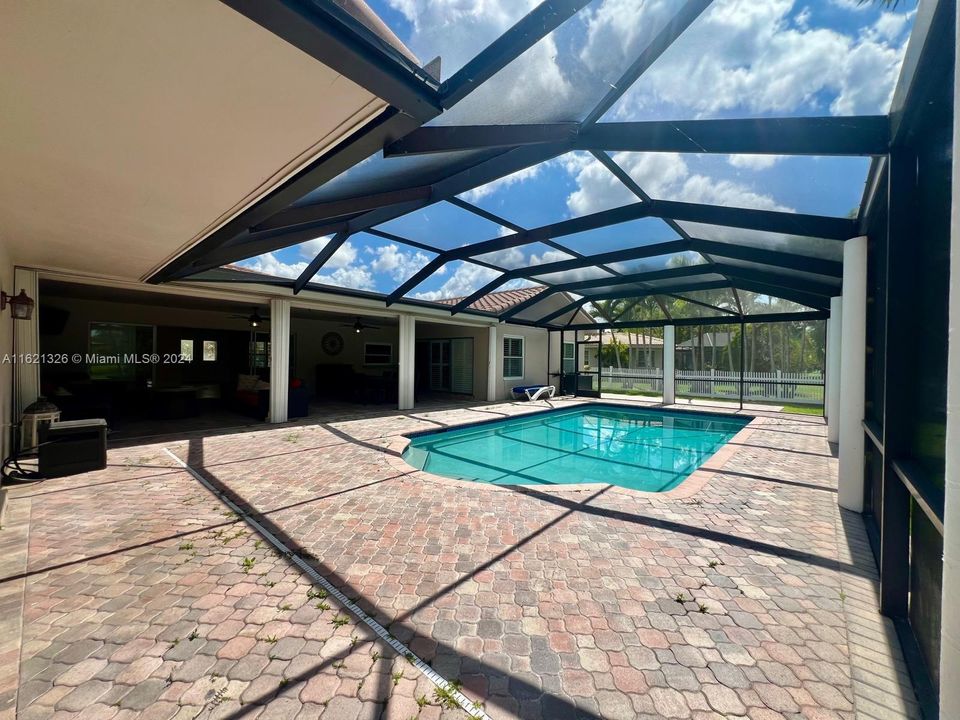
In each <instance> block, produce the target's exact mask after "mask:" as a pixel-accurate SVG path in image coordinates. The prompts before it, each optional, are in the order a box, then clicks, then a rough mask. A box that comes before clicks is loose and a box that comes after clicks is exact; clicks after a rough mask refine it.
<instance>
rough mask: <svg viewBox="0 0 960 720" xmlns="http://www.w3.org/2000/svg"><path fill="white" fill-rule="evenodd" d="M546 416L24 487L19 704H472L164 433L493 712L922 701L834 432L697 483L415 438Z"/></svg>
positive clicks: (130, 454)
mask: <svg viewBox="0 0 960 720" xmlns="http://www.w3.org/2000/svg"><path fill="white" fill-rule="evenodd" d="M554 404H558V403H554ZM561 404H562V401H561ZM537 407H538V406H537V405H531V404H519V403H518V404H504V405H494V406H489V405H485V406H478V407H476V408H474V409H465V408H451V409H445V410H438V411H434V412H429V413H416V412H415V413H407V414H400V413H386V414H384V413H380V414H379V415H377V416H375V417H362V414H361V413H360V412H357V413H356V414H355V415H354V416H353V417H347V416H340V417H333V416H331V417H328V418H320V419H311V420H310V421H309V422H305V423H301V424H298V425H290V426H284V427H276V428H268V429H264V430H259V429H258V430H256V431H252V432H241V433H234V434H222V435H216V434H206V435H203V434H196V435H191V436H183V437H172V438H168V439H167V442H160V439H152V440H151V441H150V442H151V444H149V445H139V446H136V445H134V446H129V447H125V448H115V449H113V450H111V453H110V461H111V466H110V467H109V468H108V469H107V470H106V471H103V472H99V473H92V474H89V475H85V476H77V477H73V478H65V479H61V480H53V481H46V482H44V483H41V484H37V485H33V486H29V487H19V488H16V489H15V490H13V492H12V494H11V502H10V507H9V509H8V514H10V515H11V517H16V518H18V519H19V522H20V523H21V525H22V524H23V523H24V522H25V520H24V518H25V517H29V555H28V558H27V562H26V571H25V573H24V571H23V566H22V558H21V560H20V563H21V564H20V565H19V566H18V564H17V562H18V561H17V558H16V555H15V554H14V555H12V556H4V557H2V558H0V577H2V578H3V579H2V581H0V597H2V598H7V597H14V596H16V592H15V591H14V590H10V588H16V586H17V585H18V584H19V585H20V587H21V591H22V592H23V598H24V605H23V610H22V618H23V631H22V643H21V646H20V648H19V650H20V651H19V678H18V681H15V682H14V683H13V684H14V685H17V684H18V685H19V693H18V696H17V707H18V709H19V717H23V718H33V717H37V718H40V717H52V716H54V715H56V716H57V717H70V716H73V715H77V716H79V715H80V714H81V713H86V714H85V715H84V716H89V717H103V718H110V717H116V718H120V717H136V716H142V717H158V718H168V717H177V718H182V717H190V718H193V717H198V716H204V717H229V718H238V719H239V718H254V717H260V718H269V717H278V718H280V717H291V718H307V717H321V718H326V719H329V718H351V719H352V718H375V717H387V718H401V719H403V720H406V719H407V718H410V717H420V718H436V717H458V716H459V717H465V713H464V712H463V711H462V710H459V709H450V708H445V707H442V705H443V703H441V702H439V699H438V698H435V696H434V686H433V685H432V684H431V683H430V682H429V681H428V680H427V679H426V678H425V677H423V676H422V675H421V674H420V673H419V672H418V671H417V670H416V669H415V668H414V667H413V666H412V665H411V664H410V662H409V661H408V660H407V659H405V658H403V657H398V656H397V655H396V653H394V652H393V651H392V649H391V648H390V647H389V646H388V645H387V644H386V643H385V642H383V641H381V640H379V639H378V638H376V637H375V636H374V635H373V633H372V632H371V631H370V629H369V628H368V627H367V626H366V625H363V624H362V623H360V622H358V621H357V619H356V618H354V617H352V616H349V615H348V614H347V613H345V612H344V611H343V609H342V608H340V607H339V605H338V604H337V603H336V602H335V601H334V600H333V599H332V598H330V597H325V594H324V593H323V592H321V591H318V589H317V588H316V587H315V586H314V585H312V584H311V581H310V579H309V577H308V576H305V574H304V573H302V572H301V571H300V569H299V568H298V567H297V566H296V565H294V564H292V563H291V562H290V560H289V559H287V558H285V557H283V556H282V555H280V554H279V553H277V552H276V551H275V550H274V549H273V548H272V547H270V546H269V545H268V544H267V543H265V542H264V541H263V539H262V538H260V537H258V536H257V535H256V533H254V532H253V531H252V530H251V529H250V527H248V526H247V525H246V524H245V523H244V522H242V520H240V519H238V518H237V517H235V516H233V515H232V513H230V511H229V510H228V509H227V508H226V506H225V505H223V504H222V503H221V502H220V501H219V500H218V499H217V498H215V497H214V496H212V495H211V494H209V493H208V492H207V491H206V490H205V489H204V488H203V487H202V486H201V485H200V484H199V483H198V482H197V481H196V480H195V479H194V478H193V477H192V476H191V475H190V474H189V473H188V472H186V471H184V470H183V469H181V468H180V467H178V466H177V465H176V464H175V462H174V461H173V459H172V458H170V457H169V456H167V455H166V454H165V452H164V448H169V449H170V450H171V451H173V452H174V453H176V454H177V455H178V457H180V458H182V459H183V460H185V461H187V462H188V463H189V464H190V465H191V466H192V467H194V468H197V469H199V470H200V471H201V472H202V474H203V476H204V477H205V478H206V479H207V480H209V481H210V482H211V483H213V484H214V485H216V486H217V487H220V488H222V489H225V490H226V491H228V494H229V495H230V496H231V497H232V498H233V499H234V500H235V501H236V502H238V503H239V504H240V505H241V506H242V507H243V508H245V509H248V510H249V511H250V512H251V513H252V514H253V516H254V517H256V518H257V519H258V521H259V522H260V523H261V524H262V525H264V526H265V527H267V529H268V530H270V532H272V533H273V534H274V535H276V536H277V537H279V538H280V539H281V540H282V541H283V542H284V543H285V544H286V545H287V547H289V548H291V549H293V550H295V551H297V553H298V554H299V555H300V557H301V558H304V559H306V560H307V561H308V562H310V564H311V565H312V566H313V567H314V568H315V569H316V570H318V571H319V572H320V573H321V574H322V575H323V576H324V577H326V578H327V579H328V580H329V581H331V582H332V583H333V584H334V585H335V586H337V587H338V588H340V589H341V590H342V591H343V592H344V593H345V594H346V595H347V596H348V597H349V598H351V599H352V600H353V601H354V602H356V603H357V604H358V605H359V606H361V607H362V608H363V609H364V610H365V611H366V612H368V613H369V614H370V615H371V616H373V617H374V618H375V619H376V620H377V621H379V622H380V623H381V624H382V625H384V626H385V627H387V628H388V629H389V631H390V632H391V633H392V634H393V635H394V636H395V637H396V638H397V639H399V640H400V641H401V642H403V643H406V644H407V646H408V647H409V648H410V649H411V650H412V651H413V652H414V653H416V654H417V655H418V656H419V657H421V658H423V659H424V660H426V661H427V662H429V663H430V664H431V665H432V666H433V668H434V669H435V670H436V671H437V672H438V673H439V674H440V675H442V676H444V677H446V678H448V679H457V680H459V681H460V682H462V683H463V687H464V691H465V693H466V694H468V695H469V696H470V697H472V698H475V699H476V700H478V701H479V702H482V703H484V706H485V708H486V711H487V712H488V713H489V714H490V716H491V717H495V718H505V717H524V718H550V719H552V718H568V717H584V718H600V717H602V718H617V717H624V718H635V717H650V718H660V717H671V718H672V717H676V718H696V719H697V720H706V719H708V718H724V717H748V718H753V719H754V720H759V719H760V718H853V717H855V716H863V717H869V716H870V715H869V713H871V712H874V711H875V709H876V707H882V708H883V709H884V711H886V712H887V713H892V714H893V716H895V717H917V716H918V713H917V708H916V703H915V701H914V700H913V698H912V697H911V692H912V691H910V689H909V682H908V680H907V678H906V675H905V672H904V668H903V661H902V658H901V657H900V655H899V650H898V649H897V647H896V645H895V641H894V640H893V639H892V635H890V634H888V632H887V631H888V630H889V628H888V627H887V626H886V625H885V624H884V621H883V619H882V618H880V616H879V615H877V613H876V611H875V609H874V608H875V605H871V593H872V592H873V591H874V587H875V582H876V574H875V569H874V567H873V565H872V563H871V561H870V559H869V556H868V555H865V554H864V552H863V542H862V532H863V531H862V523H861V521H860V518H859V517H857V516H853V515H847V514H841V511H840V510H839V509H838V508H837V504H836V491H835V490H836V487H835V485H836V480H835V477H836V461H835V459H834V458H833V456H832V455H831V453H830V448H829V446H828V445H827V443H826V440H825V428H824V426H823V423H822V421H821V420H819V419H817V418H806V417H788V416H778V415H774V414H771V415H770V416H769V417H765V418H761V419H759V420H757V421H755V423H754V425H752V426H751V428H752V430H751V431H750V432H748V433H746V434H745V435H742V436H738V439H737V441H736V447H735V448H733V450H734V452H732V453H731V454H730V457H729V459H728V460H727V461H726V463H725V464H724V465H723V466H722V468H721V469H720V470H714V471H711V472H710V477H709V481H708V482H706V483H705V484H704V485H703V487H702V488H701V489H700V490H699V491H697V492H693V493H690V494H689V496H686V497H684V496H682V494H681V495H679V496H678V495H671V494H666V495H661V496H658V495H650V494H643V493H635V492H632V491H628V490H623V489H621V488H612V487H607V486H595V487H587V488H582V487H581V488H578V489H576V490H563V489H559V490H558V489H556V488H551V489H549V490H544V489H539V488H531V487H527V488H523V489H516V488H507V487H494V486H488V485H483V484H475V483H459V482H455V481H448V480H444V479H439V478H433V477H431V476H427V475H425V474H424V473H420V472H416V471H413V470H412V469H411V468H409V467H406V466H405V465H404V464H403V463H402V462H401V461H400V460H399V459H398V458H397V457H396V453H395V450H393V449H392V448H393V447H395V446H396V436H397V435H399V434H401V433H403V432H409V431H412V430H422V429H426V428H430V427H440V426H444V425H451V424H458V423H461V422H466V421H473V420H476V419H477V418H480V417H483V418H491V417H497V416H498V415H505V414H513V413H519V412H528V411H530V410H531V409H537ZM540 407H542V405H540ZM681 487H682V486H681ZM14 531H15V529H12V528H6V529H5V530H4V531H2V533H0V542H7V541H6V539H5V538H4V535H5V534H6V533H8V532H11V533H12V532H14ZM21 535H22V538H23V539H24V542H25V538H26V533H21ZM10 537H12V535H11V536H10ZM10 542H11V543H12V542H14V541H12V540H11V541H10ZM851 548H852V549H851ZM4 602H7V601H6V600H4ZM14 666H15V665H14ZM10 667H11V664H10V663H9V662H8V663H7V664H4V656H0V671H6V669H8V668H10ZM7 677H9V675H7V676H5V677H4V678H0V691H2V689H3V688H4V687H6V686H7V685H8V684H9V682H4V681H5V680H6V679H7ZM2 699H3V695H0V700H2ZM0 711H2V707H0Z"/></svg>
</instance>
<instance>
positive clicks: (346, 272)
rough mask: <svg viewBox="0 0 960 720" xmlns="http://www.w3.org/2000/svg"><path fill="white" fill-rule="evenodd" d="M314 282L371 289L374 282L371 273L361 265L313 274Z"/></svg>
mask: <svg viewBox="0 0 960 720" xmlns="http://www.w3.org/2000/svg"><path fill="white" fill-rule="evenodd" d="M313 279H314V281H315V282H318V283H323V284H325V285H336V286H337V287H345V288H353V289H354V290H373V289H374V288H375V284H374V281H373V275H371V274H370V271H369V270H367V268H365V267H363V266H354V267H341V268H339V269H337V270H334V271H333V272H332V273H324V274H320V275H314V276H313Z"/></svg>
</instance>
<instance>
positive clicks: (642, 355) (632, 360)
mask: <svg viewBox="0 0 960 720" xmlns="http://www.w3.org/2000/svg"><path fill="white" fill-rule="evenodd" d="M582 340H583V341H585V342H594V343H595V342H597V340H600V342H601V343H603V344H608V343H610V342H612V341H616V343H617V344H618V345H620V346H621V347H623V348H626V351H627V358H626V362H623V361H621V362H622V367H625V368H662V367H663V338H658V337H653V336H652V335H648V334H646V333H644V332H642V331H640V330H638V331H636V332H632V331H629V330H617V331H616V332H614V333H612V335H611V333H610V332H605V333H603V334H602V335H598V334H596V333H585V334H584V336H583V338H582ZM584 351H585V355H586V362H588V363H590V364H591V366H595V365H596V358H597V352H598V350H597V346H596V345H592V346H590V345H588V346H585V348H584ZM604 364H605V366H606V365H610V363H609V362H606V363H604ZM612 366H613V367H617V365H616V364H613V365H612Z"/></svg>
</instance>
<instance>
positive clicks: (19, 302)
mask: <svg viewBox="0 0 960 720" xmlns="http://www.w3.org/2000/svg"><path fill="white" fill-rule="evenodd" d="M7 305H9V306H10V315H11V316H12V317H13V319H14V320H29V319H30V318H31V317H33V306H34V302H33V298H31V297H30V296H28V295H27V291H26V290H23V289H21V290H20V294H19V295H16V296H14V295H7V294H6V293H5V292H3V291H0V311H3V310H5V309H6V308H7Z"/></svg>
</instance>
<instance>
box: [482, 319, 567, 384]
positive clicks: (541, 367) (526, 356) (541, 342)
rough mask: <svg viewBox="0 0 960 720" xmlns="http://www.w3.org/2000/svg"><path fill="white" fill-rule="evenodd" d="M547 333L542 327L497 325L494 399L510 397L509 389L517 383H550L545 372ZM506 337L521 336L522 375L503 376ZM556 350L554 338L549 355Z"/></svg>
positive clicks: (556, 344)
mask: <svg viewBox="0 0 960 720" xmlns="http://www.w3.org/2000/svg"><path fill="white" fill-rule="evenodd" d="M547 334H548V333H547V330H545V329H543V328H532V327H527V326H525V325H511V324H509V323H504V324H502V325H499V326H498V327H497V344H498V348H497V377H496V381H495V384H496V388H497V394H496V398H495V399H496V400H508V399H510V398H511V397H512V394H511V389H512V388H513V387H515V386H517V385H541V384H550V382H549V380H550V378H549V376H548V373H547ZM554 335H556V333H554ZM506 337H519V338H523V377H520V378H511V379H506V378H504V377H503V339H504V338H506ZM558 351H559V344H558V340H554V341H553V347H551V355H553V354H555V353H556V352H558Z"/></svg>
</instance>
